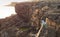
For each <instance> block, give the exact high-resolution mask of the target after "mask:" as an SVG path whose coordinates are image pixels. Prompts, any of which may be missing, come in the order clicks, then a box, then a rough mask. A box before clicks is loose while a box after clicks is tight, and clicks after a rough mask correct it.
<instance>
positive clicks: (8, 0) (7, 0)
mask: <svg viewBox="0 0 60 37" xmlns="http://www.w3.org/2000/svg"><path fill="white" fill-rule="evenodd" d="M25 1H31V0H0V5H5V4H9V3H11V2H25Z"/></svg>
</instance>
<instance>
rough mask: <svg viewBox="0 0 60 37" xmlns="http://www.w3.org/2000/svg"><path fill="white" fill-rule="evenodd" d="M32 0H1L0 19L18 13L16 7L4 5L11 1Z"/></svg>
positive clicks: (24, 0) (23, 0)
mask: <svg viewBox="0 0 60 37" xmlns="http://www.w3.org/2000/svg"><path fill="white" fill-rule="evenodd" d="M27 1H29V2H30V1H31V0H0V19H2V18H6V17H9V16H11V15H12V14H16V12H15V8H14V7H10V6H9V7H8V6H4V5H8V4H10V3H11V2H27Z"/></svg>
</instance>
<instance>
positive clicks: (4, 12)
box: [0, 6, 16, 19]
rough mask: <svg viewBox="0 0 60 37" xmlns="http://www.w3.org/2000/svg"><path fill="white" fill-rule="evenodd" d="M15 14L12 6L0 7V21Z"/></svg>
mask: <svg viewBox="0 0 60 37" xmlns="http://www.w3.org/2000/svg"><path fill="white" fill-rule="evenodd" d="M12 14H16V12H15V8H14V7H12V6H0V19H2V18H6V17H9V16H11V15H12Z"/></svg>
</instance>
